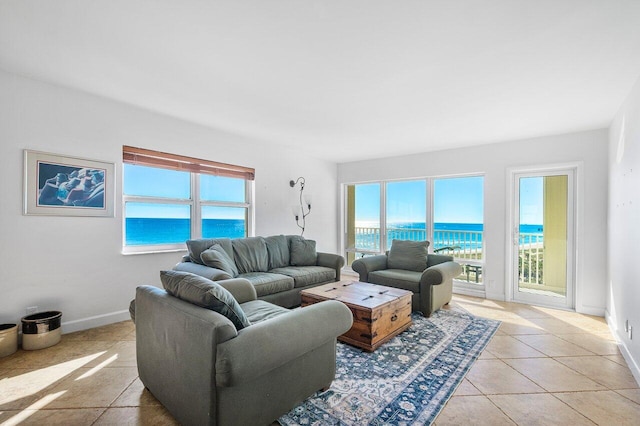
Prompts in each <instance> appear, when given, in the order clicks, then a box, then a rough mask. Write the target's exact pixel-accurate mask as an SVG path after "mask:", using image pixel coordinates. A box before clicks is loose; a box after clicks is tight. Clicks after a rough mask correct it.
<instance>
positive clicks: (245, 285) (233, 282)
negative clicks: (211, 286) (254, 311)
mask: <svg viewBox="0 0 640 426" xmlns="http://www.w3.org/2000/svg"><path fill="white" fill-rule="evenodd" d="M217 283H218V284H219V285H220V286H222V287H224V288H226V289H227V290H228V291H229V293H231V295H232V296H233V298H234V299H236V300H237V301H238V303H244V302H249V301H251V300H256V299H257V298H258V296H257V294H256V288H255V287H254V286H253V284H251V282H250V281H249V280H247V279H245V278H231V279H230V280H222V281H217Z"/></svg>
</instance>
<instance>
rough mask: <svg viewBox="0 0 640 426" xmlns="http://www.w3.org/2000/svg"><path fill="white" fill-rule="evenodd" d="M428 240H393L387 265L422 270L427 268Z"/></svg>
mask: <svg viewBox="0 0 640 426" xmlns="http://www.w3.org/2000/svg"><path fill="white" fill-rule="evenodd" d="M428 247H429V242H428V241H405V240H393V242H392V243H391V249H390V250H389V259H388V260H387V267H388V268H389V269H406V270H409V271H416V272H422V271H424V270H425V269H427V254H428V253H429V251H428Z"/></svg>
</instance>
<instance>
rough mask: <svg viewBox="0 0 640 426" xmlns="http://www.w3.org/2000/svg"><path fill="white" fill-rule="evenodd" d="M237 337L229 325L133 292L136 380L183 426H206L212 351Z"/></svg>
mask: <svg viewBox="0 0 640 426" xmlns="http://www.w3.org/2000/svg"><path fill="white" fill-rule="evenodd" d="M235 336H237V331H236V328H235V327H234V326H233V323H232V322H231V321H230V320H229V319H227V318H225V317H224V316H222V315H220V314H219V313H217V312H214V311H211V310H209V309H203V308H201V307H198V306H196V305H193V304H191V303H188V302H185V301H183V300H180V299H178V298H176V297H173V296H171V295H169V294H168V293H167V292H166V291H164V290H162V289H159V288H157V287H153V286H140V287H138V288H137V289H136V359H137V365H138V372H139V375H140V380H141V381H142V383H144V385H145V386H146V387H147V388H149V390H150V391H151V393H152V394H153V395H154V396H155V397H156V398H157V399H158V400H160V401H161V402H162V404H163V405H164V406H165V407H166V408H167V409H168V410H169V411H170V412H171V413H173V414H174V416H176V418H177V419H178V420H179V421H180V423H183V424H203V425H204V424H210V420H209V419H208V416H207V413H210V412H211V410H213V409H214V407H215V381H214V380H215V379H214V362H215V348H216V345H217V344H220V342H223V341H226V340H228V339H231V340H233V339H234V337H235Z"/></svg>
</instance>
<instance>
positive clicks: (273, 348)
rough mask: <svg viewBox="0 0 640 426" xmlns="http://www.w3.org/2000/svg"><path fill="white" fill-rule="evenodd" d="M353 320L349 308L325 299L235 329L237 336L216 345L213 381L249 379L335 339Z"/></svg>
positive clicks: (229, 383) (232, 382) (225, 382)
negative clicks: (214, 377) (262, 349)
mask: <svg viewBox="0 0 640 426" xmlns="http://www.w3.org/2000/svg"><path fill="white" fill-rule="evenodd" d="M352 322H353V316H352V314H351V311H350V310H349V308H347V306H346V305H345V304H344V303H342V302H338V301H336V300H326V301H324V302H319V303H315V304H313V305H310V306H307V307H304V308H302V309H295V310H292V311H290V312H289V313H288V314H286V315H279V316H277V317H275V318H272V319H270V320H268V321H262V322H259V323H257V324H254V325H252V326H251V327H247V328H245V329H244V330H242V331H239V332H238V337H237V338H235V339H231V340H229V341H227V342H224V344H221V345H218V354H217V357H216V383H217V384H218V386H221V387H229V386H236V385H239V384H241V383H244V382H249V381H251V380H253V379H254V378H255V377H257V376H259V375H262V374H265V373H267V372H269V371H271V370H273V369H275V368H278V367H280V366H282V365H284V364H285V363H286V362H287V360H289V359H295V358H298V357H300V356H302V355H303V354H304V353H306V352H308V351H310V350H313V348H315V347H318V346H321V345H322V344H323V343H324V342H327V341H329V340H333V339H335V336H339V335H340V334H342V333H344V332H345V331H347V330H348V329H349V328H351V324H352ZM347 324H349V326H348V327H347V328H346V329H345V326H346V325H347ZM311 330H313V332H310V331H311ZM274 342H281V344H279V345H274ZM285 342H291V343H294V342H295V344H286V343H285ZM282 343H283V344H282ZM257 348H269V351H261V350H256V349H257ZM304 374H306V373H304Z"/></svg>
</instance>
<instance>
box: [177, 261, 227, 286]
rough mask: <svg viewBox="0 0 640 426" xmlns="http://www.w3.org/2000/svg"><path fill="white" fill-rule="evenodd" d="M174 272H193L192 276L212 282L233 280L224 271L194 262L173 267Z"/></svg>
mask: <svg viewBox="0 0 640 426" xmlns="http://www.w3.org/2000/svg"><path fill="white" fill-rule="evenodd" d="M173 270H174V271H182V272H191V273H192V274H196V275H200V276H201V277H205V278H207V279H210V280H211V281H216V282H217V281H221V280H229V279H231V278H233V277H232V276H231V275H229V274H228V273H226V272H225V271H223V270H222V269H218V268H212V267H210V266H206V265H200V264H199V263H194V262H191V261H189V262H180V263H178V264H177V265H176V266H174V267H173Z"/></svg>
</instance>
